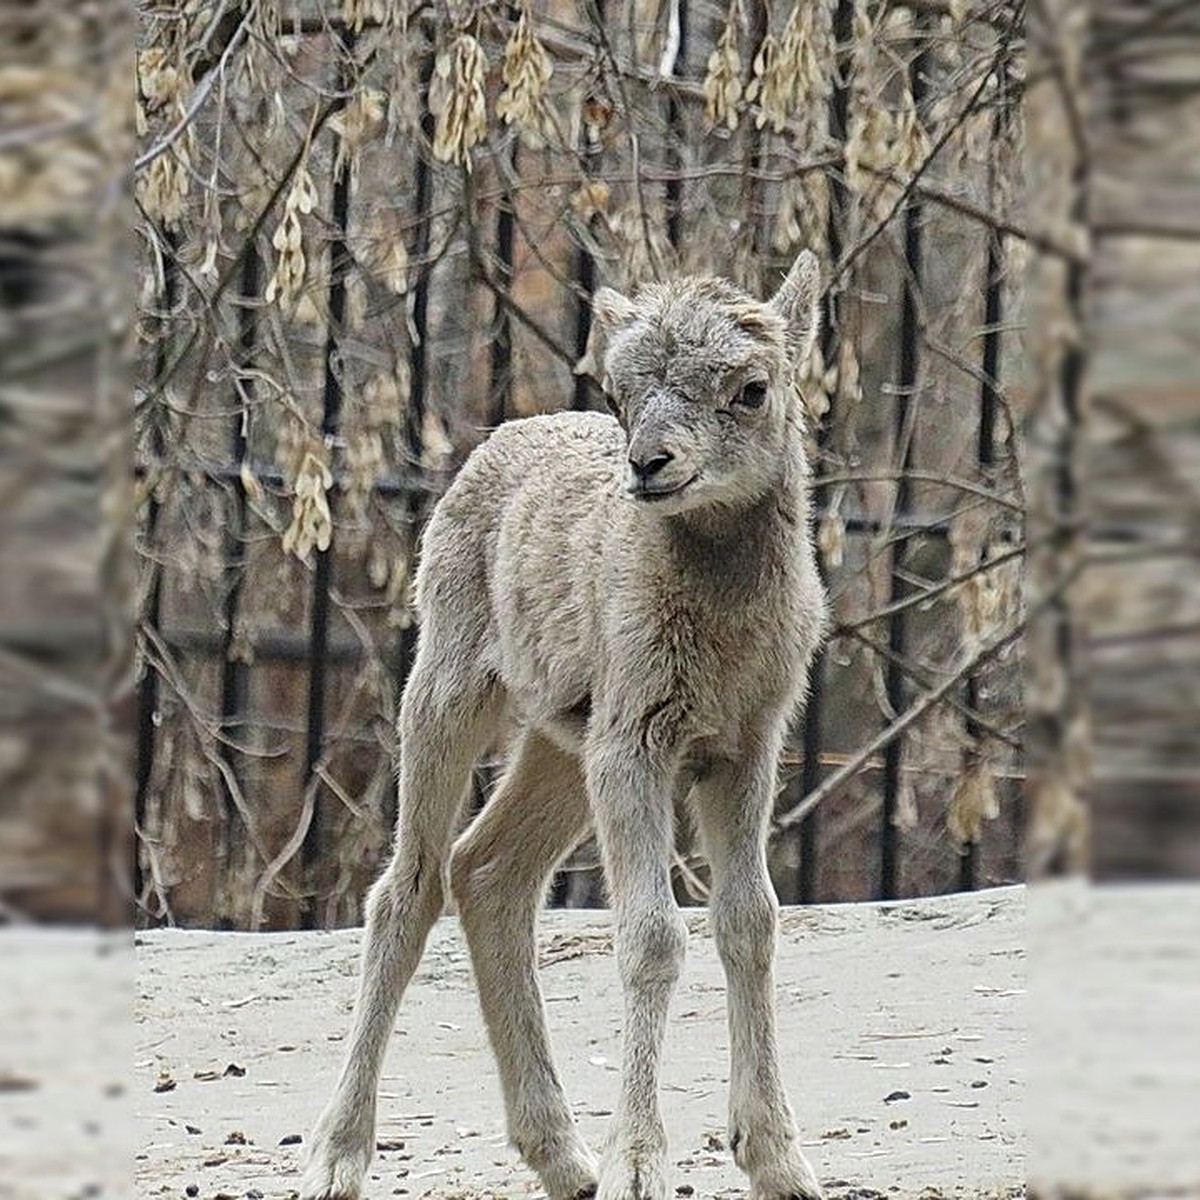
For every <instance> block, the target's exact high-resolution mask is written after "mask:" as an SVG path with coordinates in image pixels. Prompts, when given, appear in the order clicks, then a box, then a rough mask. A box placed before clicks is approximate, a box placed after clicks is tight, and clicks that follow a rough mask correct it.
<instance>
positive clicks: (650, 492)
mask: <svg viewBox="0 0 1200 1200" xmlns="http://www.w3.org/2000/svg"><path fill="white" fill-rule="evenodd" d="M699 478H700V472H699V471H697V472H696V474H695V475H693V476H692V477H691V479H685V480H684V481H683V482H682V483H680V484H677V485H676V486H675V487H668V488H648V487H637V486H632V487H630V488H628V489H627V491H628V494H629V496H630V497H631V498H632V499H634V500H645V501H653V500H666V499H667V497H668V496H678V495H679V493H680V492H682V491H684V490H685V489H686V488H690V487H691V486H692V484H693V483H695V482H696V480H697V479H699Z"/></svg>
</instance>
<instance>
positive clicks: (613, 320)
mask: <svg viewBox="0 0 1200 1200" xmlns="http://www.w3.org/2000/svg"><path fill="white" fill-rule="evenodd" d="M636 315H637V307H636V306H635V305H634V303H633V301H632V300H630V298H629V297H628V296H623V295H621V293H620V292H616V291H613V289H612V288H610V287H602V288H597V289H596V293H595V295H594V296H592V317H593V319H594V320H595V323H596V324H597V325H599V326H600V328H601V329H603V330H604V332H605V333H611V332H612V331H613V330H614V329H620V328H621V326H622V325H628V324H629V323H630V322H631V321H632V320H633V318H634V317H635V316H636Z"/></svg>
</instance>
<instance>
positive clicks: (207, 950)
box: [0, 885, 1200, 1200]
mask: <svg viewBox="0 0 1200 1200" xmlns="http://www.w3.org/2000/svg"><path fill="white" fill-rule="evenodd" d="M690 924H691V926H692V930H693V937H692V940H691V946H690V950H689V959H688V965H687V969H686V973H685V976H684V979H683V982H682V984H681V987H680V989H679V993H678V996H677V999H676V1002H675V1005H674V1009H673V1019H672V1022H671V1028H670V1031H669V1035H668V1045H667V1059H666V1066H665V1078H664V1083H665V1091H664V1102H665V1104H664V1107H665V1110H666V1117H667V1123H668V1131H669V1134H670V1139H671V1161H672V1163H673V1170H672V1182H673V1184H674V1185H675V1187H676V1188H677V1190H678V1192H679V1194H680V1195H682V1196H687V1195H695V1196H697V1197H707V1196H713V1197H734V1196H739V1197H740V1196H742V1195H744V1194H745V1188H744V1183H743V1180H742V1179H741V1177H740V1175H739V1173H738V1172H737V1171H736V1169H735V1168H734V1167H733V1165H732V1163H731V1161H730V1158H729V1154H728V1151H727V1150H726V1148H725V1146H724V1144H723V1143H724V1134H723V1131H724V1123H725V1122H724V1107H725V1090H726V1089H725V1079H726V1073H727V1067H726V1049H727V1039H726V1034H725V1028H724V1003H723V989H722V985H721V977H720V971H719V968H718V965H717V961H716V955H715V952H714V950H713V947H712V944H711V942H710V941H709V938H708V936H707V933H706V932H705V918H704V914H703V912H702V911H696V912H694V913H692V914H691V915H690ZM1198 931H1200V887H1196V886H1194V885H1181V886H1138V887H1126V888H1117V887H1114V888H1101V889H1087V888H1085V887H1082V886H1079V887H1075V886H1063V887H1059V886H1055V887H1039V888H1034V889H1031V890H1030V891H1029V892H1028V893H1026V892H1025V891H1024V890H1022V889H1010V890H1005V891H994V892H983V893H978V894H976V895H973V896H955V897H941V898H937V899H932V900H921V901H906V902H903V903H899V904H892V905H852V906H831V907H819V908H812V909H803V910H801V909H794V910H786V911H785V912H784V914H783V917H782V931H781V937H780V954H779V985H780V1022H781V1033H782V1040H783V1047H784V1056H785V1060H784V1065H785V1071H786V1075H787V1079H788V1084H789V1087H790V1090H791V1094H792V1097H793V1100H794V1102H795V1105H796V1108H797V1110H798V1114H799V1118H800V1122H801V1128H802V1129H803V1131H804V1136H805V1139H806V1141H807V1142H808V1143H809V1145H808V1153H809V1155H810V1157H811V1158H812V1160H813V1162H814V1165H815V1166H816V1168H817V1171H818V1173H819V1174H820V1176H821V1177H822V1179H823V1180H824V1181H825V1183H826V1185H827V1190H828V1191H829V1193H830V1195H831V1197H833V1198H834V1200H871V1198H872V1197H875V1196H877V1195H882V1196H883V1197H886V1198H887V1200H891V1197H893V1196H894V1197H897V1200H905V1198H907V1197H920V1196H925V1197H927V1198H932V1197H933V1196H936V1195H938V1194H941V1195H943V1196H972V1197H989V1198H995V1197H998V1196H1004V1195H1007V1194H1009V1193H1012V1192H1015V1191H1017V1190H1019V1189H1020V1188H1021V1186H1022V1185H1023V1184H1024V1181H1025V1179H1026V1175H1027V1173H1028V1174H1029V1176H1030V1179H1031V1182H1032V1183H1033V1185H1034V1186H1035V1187H1036V1189H1037V1190H1038V1191H1040V1192H1041V1193H1043V1194H1045V1195H1054V1194H1062V1193H1063V1191H1064V1190H1065V1191H1067V1192H1070V1193H1072V1194H1076V1195H1087V1194H1089V1193H1091V1194H1103V1195H1104V1196H1106V1197H1116V1196H1125V1197H1134V1196H1137V1197H1146V1196H1150V1195H1153V1196H1159V1195H1161V1196H1172V1197H1182V1196H1196V1197H1200V1104H1197V1103H1196V1098H1197V1096H1200V1021H1198V1020H1197V1019H1196V1014H1197V1013H1198V1012H1200V938H1198V937H1197V932H1198ZM358 939H359V934H358V931H356V930H349V931H345V932H341V933H332V934H274V935H242V934H209V933H183V932H178V931H171V930H163V931H158V932H154V933H148V934H141V935H138V938H137V942H138V946H137V948H136V963H135V951H134V947H133V946H132V944H131V943H132V940H133V939H132V938H131V937H130V936H129V935H128V934H125V935H123V936H115V935H110V936H101V935H98V934H95V933H86V932H81V931H74V932H71V931H61V930H42V929H34V928H25V929H19V928H0V964H2V972H0V1200H35V1198H36V1200H86V1198H101V1197H103V1198H111V1200H127V1198H128V1197H130V1196H136V1197H139V1198H141V1197H160V1196H164V1197H183V1196H187V1195H192V1194H194V1195H196V1196H199V1197H207V1198H209V1200H218V1198H220V1197H225V1198H226V1200H233V1198H237V1200H244V1198H248V1200H254V1198H255V1197H260V1198H266V1197H276V1198H283V1197H288V1196H290V1195H292V1194H293V1191H294V1188H295V1185H296V1180H297V1172H298V1168H299V1163H300V1161H301V1156H302V1154H303V1151H304V1145H303V1140H302V1139H303V1137H304V1136H305V1134H306V1132H307V1130H308V1128H309V1126H310V1125H311V1122H312V1120H313V1117H314V1116H315V1115H316V1113H317V1111H318V1110H319V1109H320V1107H321V1104H322V1102H323V1100H324V1098H325V1096H326V1094H327V1091H328V1088H329V1086H330V1084H331V1082H332V1079H333V1076H334V1074H335V1072H336V1069H337V1065H338V1061H339V1059H340V1056H341V1053H342V1049H343V1046H342V1038H343V1036H344V1033H345V1030H346V1027H347V1024H348V1021H349V1009H350V1000H351V997H352V994H353V990H354V983H355V975H356V971H357V963H356V956H357V945H358ZM541 946H542V960H543V982H544V986H545V991H546V997H547V1008H548V1010H549V1015H550V1022H551V1025H552V1029H553V1032H554V1035H555V1039H556V1042H557V1044H558V1050H559V1058H560V1062H561V1064H562V1067H563V1073H564V1076H565V1078H566V1081H567V1084H568V1089H569V1091H570V1094H571V1095H572V1097H573V1098H574V1100H575V1102H576V1105H577V1108H576V1112H577V1115H578V1118H579V1121H580V1123H581V1125H582V1127H583V1128H584V1130H585V1132H586V1134H587V1136H588V1137H589V1138H590V1139H591V1140H592V1142H593V1144H596V1145H599V1144H600V1142H601V1139H602V1137H603V1135H604V1132H605V1128H606V1125H607V1121H608V1114H609V1110H610V1109H611V1107H612V1105H613V1102H614V1100H615V1097H616V1088H617V1076H616V1070H615V1065H616V1062H617V1059H618V1048H619V1014H620V1000H619V988H618V986H617V980H616V970H615V966H614V963H613V960H612V955H611V949H610V940H609V927H608V919H607V914H606V913H603V912H596V913H580V912H558V913H547V914H545V915H544V918H543V924H542V937H541ZM1027 950H1028V961H1027V958H1026V951H1027ZM135 966H136V982H135ZM1027 971H1028V973H1029V976H1030V982H1031V985H1032V986H1031V989H1030V992H1029V994H1026V992H1025V987H1026V981H1025V976H1026V972H1027ZM131 1010H132V1012H133V1013H134V1021H133V1022H131V1021H130V1019H129V1016H130V1012H131ZM1027 1075H1028V1077H1029V1079H1028V1084H1026V1076H1027ZM385 1076H386V1077H385V1081H384V1086H383V1099H382V1103H381V1106H380V1128H379V1138H380V1142H381V1144H382V1145H383V1146H384V1147H385V1149H382V1150H381V1151H380V1153H379V1155H378V1157H377V1159H376V1162H375V1165H374V1167H373V1170H372V1178H371V1180H370V1182H369V1187H368V1192H367V1195H368V1197H369V1198H370V1200H381V1198H382V1197H386V1196H406V1197H410V1198H411V1200H420V1198H423V1197H443V1198H445V1200H463V1198H466V1200H481V1198H483V1197H490V1196H499V1197H505V1198H506V1200H507V1198H509V1197H513V1198H520V1197H523V1196H530V1197H534V1196H536V1195H537V1194H538V1192H537V1189H536V1186H535V1184H534V1181H533V1179H532V1177H531V1175H530V1174H529V1172H527V1171H526V1170H525V1169H524V1168H523V1167H522V1165H521V1164H520V1162H519V1161H518V1159H517V1157H516V1155H515V1153H514V1152H513V1151H512V1150H511V1149H510V1148H509V1147H508V1146H507V1145H506V1144H505V1138H504V1133H503V1126H502V1118H501V1107H500V1099H499V1094H498V1088H497V1085H496V1080H495V1075H494V1071H493V1067H492V1062H491V1058H490V1055H489V1054H488V1052H487V1049H486V1046H485V1044H484V1039H483V1037H482V1034H481V1030H480V1023H479V1019H478V1016H477V1013H476V1009H475V999H474V995H473V991H472V989H471V987H470V980H469V973H468V969H467V963H466V956H465V950H464V948H463V945H462V941H461V937H460V933H459V929H458V924H457V921H456V920H454V919H453V918H447V919H445V920H443V921H441V922H440V923H439V924H438V927H437V929H436V930H435V932H434V935H433V937H432V939H431V945H430V949H429V953H428V954H427V956H426V959H425V962H424V964H423V965H422V968H421V971H420V973H419V974H418V976H417V978H416V979H415V981H414V983H413V986H412V988H411V989H410V991H409V994H408V996H407V997H406V1002H405V1004H404V1006H403V1007H402V1009H401V1012H400V1018H399V1021H398V1028H397V1031H396V1035H395V1037H394V1039H393V1043H392V1047H391V1053H390V1055H389V1058H388V1063H387V1067H386V1071H385ZM297 1138H299V1139H301V1140H299V1141H297V1140H296V1139H297ZM131 1167H132V1172H131ZM193 1189H194V1191H193ZM688 1189H691V1191H690V1192H689V1190H688Z"/></svg>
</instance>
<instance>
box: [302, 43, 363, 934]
mask: <svg viewBox="0 0 1200 1200" xmlns="http://www.w3.org/2000/svg"><path fill="white" fill-rule="evenodd" d="M355 40H356V39H355V35H354V33H353V32H351V31H349V30H347V29H345V28H341V29H339V31H338V48H339V51H340V61H339V66H338V85H337V86H338V92H339V93H340V94H345V93H346V92H347V91H348V89H349V88H350V85H351V83H352V82H353V76H352V73H351V69H350V64H349V61H348V60H349V56H350V54H351V53H352V52H353V49H354V43H355ZM339 142H340V139H337V138H336V135H335V141H334V146H333V154H332V158H333V161H334V163H335V166H334V172H335V174H334V181H333V213H332V228H331V231H330V236H329V324H328V327H327V330H326V337H325V379H324V386H323V388H322V396H321V401H322V415H321V434H322V436H323V437H324V439H325V443H326V445H327V446H330V447H332V443H333V438H334V436H335V435H336V433H337V430H338V425H339V423H340V421H341V415H342V379H341V364H340V363H339V361H338V359H339V346H340V342H341V337H342V332H343V326H344V323H345V317H346V272H347V268H348V266H349V255H348V252H347V247H346V230H347V228H348V226H349V216H350V168H349V166H348V165H347V164H342V168H341V170H340V172H339V171H338V167H337V159H338V154H337V148H338V144H339ZM333 507H334V497H333V495H332V494H331V495H330V496H329V508H330V513H331V514H332V512H333ZM316 553H317V557H316V569H315V570H314V571H313V586H312V610H311V614H310V619H309V643H308V645H309V674H308V714H307V727H306V734H305V745H304V786H305V789H306V790H307V789H308V788H309V787H314V786H316V785H315V783H314V780H313V775H314V772H315V771H316V767H317V764H318V762H320V759H321V754H322V750H323V748H324V742H325V691H326V686H327V680H326V672H327V667H328V649H329V613H330V597H329V591H330V586H331V584H332V581H333V555H334V546H333V543H332V541H331V543H330V545H329V547H328V548H327V549H325V550H318V551H317V552H316ZM323 809H324V806H323V805H322V804H321V794H320V789H318V791H317V794H316V798H315V800H314V805H313V813H312V820H311V821H310V822H309V826H308V829H307V831H306V832H305V835H304V844H303V847H302V849H301V861H302V863H303V866H304V870H305V874H306V875H308V874H309V873H310V872H311V870H312V868H313V866H314V865H315V864H316V862H317V861H318V860H319V858H320V853H321V846H322V843H323V841H324V834H325V821H324V812H323ZM315 919H316V904H315V900H314V901H312V902H310V903H309V904H308V905H306V906H305V908H304V911H303V912H302V913H301V924H302V927H303V928H305V929H311V928H312V927H313V924H314V922H315Z"/></svg>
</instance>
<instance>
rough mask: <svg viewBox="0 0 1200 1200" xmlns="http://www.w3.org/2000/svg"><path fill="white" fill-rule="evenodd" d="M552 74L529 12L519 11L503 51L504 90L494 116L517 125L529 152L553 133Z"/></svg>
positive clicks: (509, 123)
mask: <svg viewBox="0 0 1200 1200" xmlns="http://www.w3.org/2000/svg"><path fill="white" fill-rule="evenodd" d="M553 73H554V64H553V62H552V60H551V58H550V55H549V54H548V53H547V51H546V48H545V47H544V46H543V45H542V43H541V42H540V41H538V39H537V37H536V36H535V35H534V32H533V30H532V28H531V27H530V24H529V12H528V9H522V11H521V16H520V19H519V20H518V21H517V25H516V28H515V29H514V30H513V35H512V37H511V38H509V41H508V45H507V46H505V47H504V65H503V67H502V69H501V75H502V77H503V79H504V89H503V90H502V91H501V93H500V95H499V96H498V97H497V98H496V115H497V116H498V117H499V118H500V119H501V120H502V121H504V122H505V123H506V124H508V125H516V127H517V128H518V129H519V130H520V131H521V140H522V141H523V142H524V143H525V144H526V145H527V146H528V147H529V148H530V149H532V150H536V149H539V148H540V147H541V146H543V145H545V144H546V142H547V141H548V140H549V139H550V138H551V137H552V136H553V134H554V131H555V126H554V114H553V113H552V112H551V110H550V106H549V104H548V103H547V100H546V88H547V85H548V84H549V83H550V77H551V76H552V75H553Z"/></svg>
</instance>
